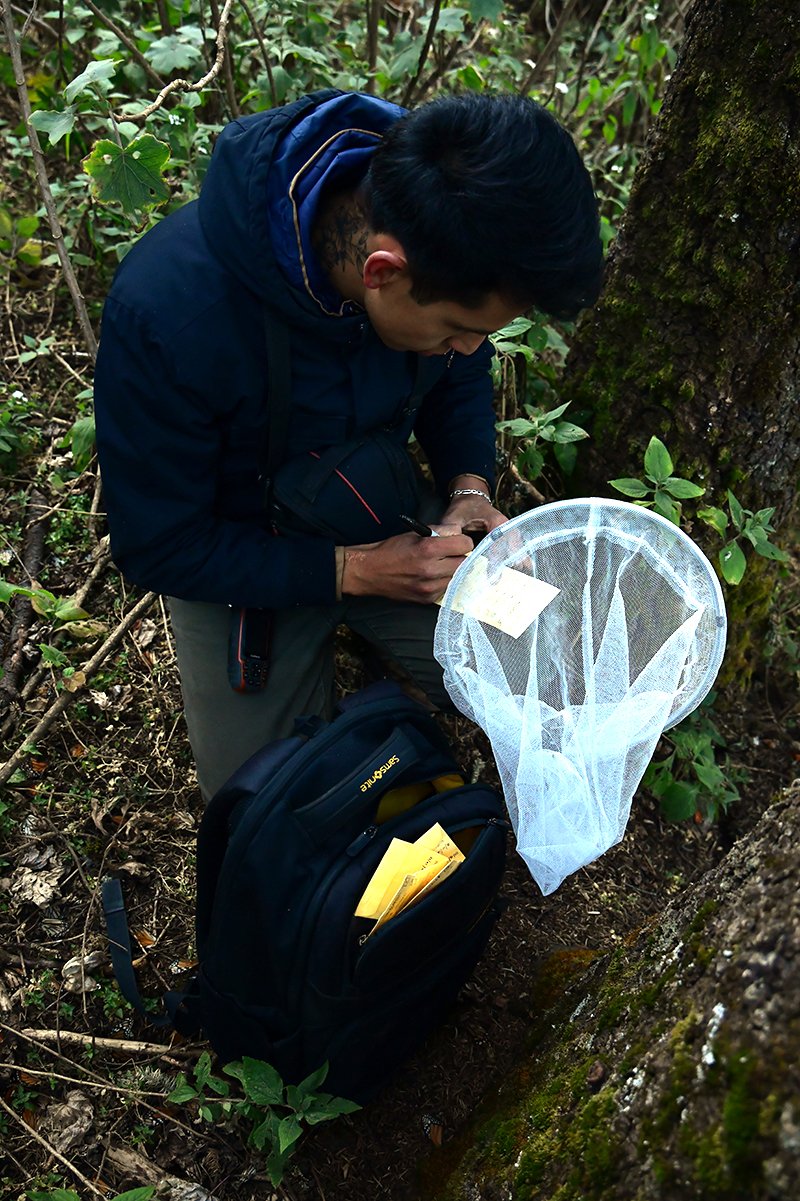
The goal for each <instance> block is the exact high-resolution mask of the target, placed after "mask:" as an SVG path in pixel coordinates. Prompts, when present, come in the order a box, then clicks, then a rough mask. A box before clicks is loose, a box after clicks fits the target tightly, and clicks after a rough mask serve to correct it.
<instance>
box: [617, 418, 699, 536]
mask: <svg viewBox="0 0 800 1201" xmlns="http://www.w3.org/2000/svg"><path fill="white" fill-rule="evenodd" d="M672 472H673V465H672V458H671V456H670V453H669V451H668V450H667V448H666V446H665V445H664V443H663V442H662V441H661V439H660V438H656V437H652V438H651V439H650V442H649V444H648V447H647V450H646V451H645V452H644V479H643V480H640V479H630V478H624V479H618V480H609V481H608V482H609V483H610V484H611V487H612V488H616V490H617V492H621V493H622V495H623V496H630V497H631V498H632V499H633V501H634V503H635V504H637V505H642V506H643V507H644V508H647V509H651V508H652V509H655V511H656V513H660V514H661V516H662V517H666V518H667V520H668V521H672V522H674V524H675V525H680V520H681V504H680V502H681V501H682V500H694V499H696V498H697V497H698V496H703V494H704V493H705V488H701V487H700V486H699V485H698V484H693V483H692V482H691V480H684V479H681V477H680V476H676V475H673V474H672Z"/></svg>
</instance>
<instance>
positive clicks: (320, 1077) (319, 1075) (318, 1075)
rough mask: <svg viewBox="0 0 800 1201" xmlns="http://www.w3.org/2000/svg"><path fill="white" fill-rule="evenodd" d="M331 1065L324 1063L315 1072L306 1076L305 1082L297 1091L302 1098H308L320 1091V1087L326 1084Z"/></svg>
mask: <svg viewBox="0 0 800 1201" xmlns="http://www.w3.org/2000/svg"><path fill="white" fill-rule="evenodd" d="M329 1067H330V1064H329V1063H327V1061H326V1062H325V1063H323V1064H322V1065H321V1066H320V1067H318V1068H317V1070H316V1071H315V1072H311V1074H310V1075H309V1076H306V1078H305V1080H301V1081H300V1083H299V1084H298V1086H297V1091H298V1093H299V1094H300V1096H302V1097H308V1096H310V1095H311V1094H312V1093H316V1092H318V1091H319V1086H320V1085H321V1084H323V1083H324V1081H325V1077H326V1076H327V1075H328V1069H329Z"/></svg>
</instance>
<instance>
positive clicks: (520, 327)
mask: <svg viewBox="0 0 800 1201" xmlns="http://www.w3.org/2000/svg"><path fill="white" fill-rule="evenodd" d="M532 325H533V322H532V321H529V320H528V318H527V317H515V318H514V320H513V321H511V322H509V324H508V325H504V326H503V328H502V329H499V330H498V331H497V333H496V334H492V340H494V339H495V338H519V337H520V336H521V335H522V334H524V333H527V332H528V330H529V329H530V328H531V326H532Z"/></svg>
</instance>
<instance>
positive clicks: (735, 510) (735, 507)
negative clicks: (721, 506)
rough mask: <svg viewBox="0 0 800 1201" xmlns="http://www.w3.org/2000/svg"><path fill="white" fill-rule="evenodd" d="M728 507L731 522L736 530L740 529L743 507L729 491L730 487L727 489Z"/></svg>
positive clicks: (742, 522)
mask: <svg viewBox="0 0 800 1201" xmlns="http://www.w3.org/2000/svg"><path fill="white" fill-rule="evenodd" d="M728 507H729V509H730V511H731V517H732V518H733V524H734V525H735V526H736V528H737V530H740V529H741V528H742V526H743V525H744V509H743V508H742V506H741V505H740V504H739V502H738V500H737V499H736V497H735V496H734V495H733V493H732V492H731V491H730V489H729V490H728Z"/></svg>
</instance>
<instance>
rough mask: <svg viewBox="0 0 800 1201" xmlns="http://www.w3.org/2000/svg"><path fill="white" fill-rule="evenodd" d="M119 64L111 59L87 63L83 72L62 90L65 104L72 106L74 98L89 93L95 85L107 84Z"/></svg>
mask: <svg viewBox="0 0 800 1201" xmlns="http://www.w3.org/2000/svg"><path fill="white" fill-rule="evenodd" d="M118 66H119V63H118V62H116V60H115V59H113V58H101V59H99V60H95V61H94V62H91V63H89V65H88V67H87V68H86V70H85V71H81V73H80V75H76V76H75V78H74V79H73V80H71V82H70V83H68V84H67V86H66V87H65V88H64V95H65V96H66V98H67V104H72V101H73V100H74V99H75V97H76V96H80V95H81V93H82V92H87V91H89V89H90V88H93V87H94V86H95V84H101V83H107V82H108V81H109V80H110V79H111V77H112V76H113V75H114V73H115V72H116V69H117V67H118Z"/></svg>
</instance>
